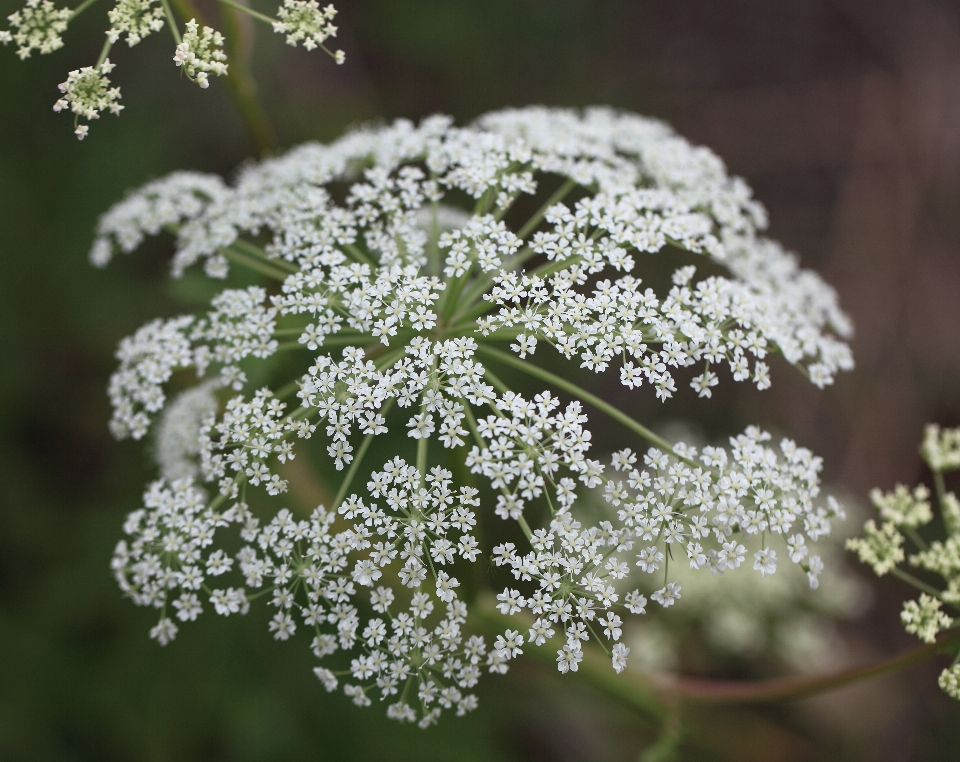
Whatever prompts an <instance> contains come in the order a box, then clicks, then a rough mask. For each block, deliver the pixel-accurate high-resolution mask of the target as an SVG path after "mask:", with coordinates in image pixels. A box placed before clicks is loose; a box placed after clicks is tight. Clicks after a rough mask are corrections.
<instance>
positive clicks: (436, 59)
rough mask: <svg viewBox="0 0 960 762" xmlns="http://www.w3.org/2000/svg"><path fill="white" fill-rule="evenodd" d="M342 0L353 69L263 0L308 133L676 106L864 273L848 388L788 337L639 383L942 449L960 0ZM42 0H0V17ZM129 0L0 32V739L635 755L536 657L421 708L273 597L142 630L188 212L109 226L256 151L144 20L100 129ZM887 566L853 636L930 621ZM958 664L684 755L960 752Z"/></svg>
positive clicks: (584, 696) (65, 753) (812, 258)
mask: <svg viewBox="0 0 960 762" xmlns="http://www.w3.org/2000/svg"><path fill="white" fill-rule="evenodd" d="M253 4H254V6H258V0H254V2H253ZM336 4H337V7H338V8H339V10H340V16H339V17H338V21H339V22H340V30H341V31H340V36H339V38H338V42H339V46H340V47H343V48H344V49H345V50H346V52H347V63H346V64H345V65H344V66H342V67H335V66H334V65H333V64H332V62H331V61H330V60H329V59H328V58H326V57H325V56H322V55H317V54H314V55H309V54H307V53H305V52H304V51H302V50H301V49H297V50H294V49H290V48H287V47H286V46H284V45H283V40H282V38H280V37H279V36H277V35H269V34H264V30H263V29H258V30H257V39H256V41H255V45H254V53H253V61H252V67H253V71H254V73H255V76H256V77H257V79H258V81H259V84H260V91H261V93H262V98H263V101H264V103H265V107H266V110H267V112H268V113H269V115H270V117H271V119H272V121H273V123H274V126H275V129H276V132H277V135H278V139H279V142H280V144H281V146H284V147H287V146H291V145H294V144H296V143H298V142H301V141H304V140H308V139H320V140H329V139H331V138H333V137H335V136H336V135H338V134H339V133H340V132H341V131H342V130H343V129H344V128H346V127H348V126H349V125H351V124H356V123H359V122H364V121H369V120H374V119H392V118H395V117H400V116H403V117H410V118H413V119H417V118H419V117H421V116H424V115H427V114H430V113H433V112H437V111H442V112H446V113H450V114H452V115H453V116H455V117H456V118H457V119H458V120H459V121H460V122H464V121H468V120H470V119H471V118H473V117H475V116H477V115H479V114H481V113H483V112H484V111H487V110H491V109H496V108H501V107H504V106H522V105H527V104H537V103H539V104H546V105H565V106H583V105H589V104H609V105H612V106H615V107H619V108H623V109H629V110H633V111H637V112H640V113H643V114H648V115H653V116H658V117H662V118H664V119H666V120H668V121H669V122H671V123H672V124H673V125H674V126H675V127H676V128H677V130H678V131H679V132H681V133H682V134H683V135H685V136H686V137H688V138H690V139H691V140H693V141H695V142H699V143H704V144H706V145H708V146H710V147H711V148H713V149H714V150H715V151H716V152H717V153H718V154H719V155H720V156H721V157H723V158H724V160H725V161H726V162H727V164H728V166H729V167H730V169H731V171H732V172H734V173H737V174H740V175H743V176H744V177H746V178H747V180H748V181H749V183H750V184H751V185H752V186H753V188H754V189H755V191H756V194H757V196H758V198H759V199H760V200H761V201H762V202H763V203H764V204H766V206H767V208H768V209H769V211H770V215H771V220H772V223H771V232H772V235H773V236H774V237H776V238H779V239H780V240H782V241H784V242H785V243H786V244H787V245H788V246H789V247H790V248H792V249H794V250H796V251H797V252H798V253H799V255H800V257H801V260H802V261H803V263H804V264H805V265H806V266H809V267H814V268H816V269H817V270H819V271H820V272H821V273H822V274H823V275H824V276H825V277H826V278H827V279H828V280H829V281H830V282H831V283H833V284H834V285H835V286H836V288H837V289H838V290H839V292H840V294H841V304H842V305H843V306H844V307H845V308H846V310H847V311H848V312H849V313H850V314H851V315H852V316H853V318H854V321H855V324H856V326H857V331H858V333H857V338H856V340H855V342H854V351H855V354H856V359H857V370H856V371H855V372H854V373H853V374H847V375H846V376H843V377H841V378H840V380H839V382H838V383H837V385H836V386H835V387H833V388H831V389H829V390H827V391H826V392H823V393H819V392H817V391H816V389H814V388H812V387H810V386H809V385H808V384H807V383H806V382H804V381H803V380H802V379H801V378H800V377H799V376H798V375H796V374H794V373H792V372H791V371H790V370H789V369H788V368H786V367H785V366H783V365H782V364H780V365H778V366H777V367H775V369H774V385H773V388H772V389H771V390H770V391H768V392H765V393H757V392H756V391H754V390H752V389H743V390H736V389H733V388H730V387H731V385H727V387H721V390H722V394H721V400H722V404H713V405H710V406H707V407H703V406H698V405H696V404H694V403H692V402H691V400H690V395H680V396H679V397H678V399H676V400H674V401H672V402H671V404H668V405H659V404H655V403H651V402H650V401H649V400H646V399H645V398H644V399H642V400H640V401H633V400H627V399H622V398H621V399H620V400H619V404H621V405H623V406H625V407H628V408H629V409H631V410H632V411H634V412H636V414H637V415H639V416H642V417H643V419H644V420H646V421H650V422H651V423H652V424H654V425H655V426H656V425H659V426H665V425H666V424H667V423H668V422H669V421H672V420H676V419H679V418H685V417H693V418H696V419H698V420H699V421H700V425H701V426H702V428H703V431H702V433H703V434H704V435H707V436H716V435H721V434H729V433H731V432H734V431H737V430H739V429H740V428H742V426H743V425H744V424H745V423H747V422H758V423H761V424H763V425H764V426H767V427H770V428H772V429H774V430H779V431H785V432H789V433H790V434H791V435H792V436H795V437H796V438H797V439H798V440H799V441H800V442H801V443H802V444H804V445H806V446H809V447H811V448H812V449H813V450H814V451H815V452H817V453H819V454H821V455H823V456H824V458H825V462H826V466H825V476H826V479H827V480H828V481H829V482H831V483H832V484H833V485H834V486H835V488H836V489H839V490H841V491H843V492H844V493H845V494H848V495H852V496H854V497H857V498H859V499H860V500H862V499H863V497H864V496H865V494H866V492H867V490H868V489H869V488H870V487H872V486H874V485H878V486H881V487H884V488H890V487H892V486H893V484H894V483H895V482H896V481H898V480H901V481H906V482H909V483H912V482H914V481H916V480H919V479H922V478H923V477H924V474H923V472H922V470H921V467H920V461H919V457H918V455H917V449H916V448H917V444H918V442H919V438H920V435H921V431H922V426H923V424H924V423H925V422H926V421H928V420H935V421H939V422H940V423H942V424H945V425H957V424H958V423H960V7H958V5H957V4H956V3H951V2H946V0H943V1H942V2H938V1H937V0H833V1H832V2H828V1H826V0H777V1H776V2H769V0H728V1H727V2H723V3H718V2H716V1H715V0H672V1H671V2H665V1H656V2H655V1H653V0H340V1H339V2H338V3H336ZM267 5H269V3H268V4H267ZM17 7H19V3H15V2H12V1H11V0H0V15H2V16H6V15H7V14H8V13H10V12H12V11H14V10H16V8H17ZM264 9H265V10H266V6H264ZM106 10H107V8H106V6H105V4H104V3H100V4H98V5H95V6H94V8H93V9H91V10H90V11H87V12H86V13H85V14H84V16H82V17H80V19H79V20H78V22H77V23H76V24H75V26H74V27H71V29H70V31H69V33H68V35H67V37H66V43H67V45H66V47H65V48H64V49H63V50H61V51H58V52H57V53H55V54H53V55H50V56H43V57H36V56H35V57H33V58H31V59H30V60H28V61H26V62H23V63H21V62H19V61H18V60H17V59H16V57H15V55H14V51H13V50H12V49H10V48H8V49H5V50H0V760H157V761H159V760H178V761H182V762H187V761H190V760H291V761H292V760H307V759H309V760H401V759H402V760H408V759H409V760H424V761H425V760H432V759H437V760H453V759H456V760H635V759H638V758H639V756H640V754H641V752H642V750H643V749H644V748H645V747H646V746H647V745H649V744H650V743H651V741H652V740H653V738H654V737H655V734H656V728H654V727H651V726H650V725H649V724H648V723H647V722H646V721H645V720H644V719H643V718H642V717H639V716H638V715H636V714H634V713H633V712H632V711H631V710H629V709H627V708H625V707H623V706H621V705H619V704H617V703H615V702H614V701H612V700H610V699H607V698H604V697H602V696H600V695H598V694H594V693H593V692H591V690H590V689H589V688H587V687H586V686H584V685H583V684H582V683H579V682H576V681H575V680H571V679H565V680H563V681H561V680H560V679H559V676H558V675H557V674H556V672H555V671H553V670H550V669H543V668H541V667H540V666H538V665H537V664H533V663H530V664H526V665H521V666H520V667H518V668H515V669H514V670H513V671H512V672H511V673H510V675H509V676H508V677H507V678H504V679H499V680H496V679H489V680H486V681H484V682H482V683H481V686H482V687H481V709H480V710H479V711H478V712H477V713H475V714H474V715H472V716H470V717H468V718H466V719H463V720H456V719H453V718H447V719H445V720H444V721H442V722H441V724H440V726H439V727H438V728H434V729H432V730H430V731H427V732H422V731H419V730H417V729H416V728H408V727H398V726H397V725H395V724H394V723H388V722H387V721H386V720H383V719H381V717H380V714H379V712H376V711H370V710H358V709H355V708H354V707H352V706H351V705H349V704H348V703H347V701H346V700H344V698H343V697H342V696H339V695H337V696H333V697H330V696H327V694H325V693H323V692H322V691H321V690H320V689H319V686H318V683H317V681H316V679H315V678H314V677H313V675H312V674H311V672H310V670H309V668H308V667H309V666H310V659H309V656H308V653H307V649H306V648H305V647H303V648H298V647H289V646H287V647H284V645H283V644H277V643H275V642H274V641H273V640H272V639H271V638H270V637H269V636H268V634H267V633H266V628H265V626H264V622H263V621H260V620H261V619H263V617H262V613H263V612H262V611H261V612H260V614H251V617H250V619H251V620H252V621H238V620H236V619H231V620H229V621H225V620H223V619H220V618H214V617H206V619H207V621H206V622H202V623H201V624H198V625H197V626H194V627H192V628H185V629H184V630H183V631H182V633H181V635H180V637H178V639H177V641H176V642H175V643H174V644H173V645H171V646H169V647H167V648H166V649H160V648H159V647H157V646H156V644H155V643H153V642H151V641H149V640H148V639H147V636H146V632H147V629H148V627H149V626H150V624H151V623H152V621H153V616H154V615H153V613H152V612H150V611H145V610H141V609H136V608H134V607H133V606H131V605H130V604H129V602H126V601H123V600H122V599H121V598H120V595H119V593H118V591H117V589H116V587H115V586H114V583H113V581H112V579H111V577H110V575H109V568H108V564H109V557H110V553H111V550H112V548H113V545H114V543H115V542H116V539H117V538H118V536H119V532H120V529H119V527H120V523H121V521H122V517H123V516H124V515H125V513H126V512H128V511H129V510H131V509H133V508H134V507H136V506H137V502H138V499H139V495H140V491H141V488H142V485H143V483H144V482H145V481H146V480H147V479H148V478H151V477H152V474H153V471H152V468H151V465H150V463H149V461H148V455H147V454H145V452H144V450H143V448H142V447H139V446H137V445H135V444H133V443H129V442H126V443H116V442H114V441H112V440H111V438H110V437H109V435H108V433H107V428H106V422H107V419H108V416H109V411H108V406H107V401H106V395H105V385H106V381H107V378H108V376H109V374H110V372H111V370H112V367H113V362H114V361H113V358H112V354H113V350H114V348H115V346H116V343H117V342H118V340H119V339H120V338H121V337H123V336H125V335H127V334H129V333H131V332H133V331H134V330H135V329H136V328H137V327H139V326H140V325H141V324H142V323H144V322H146V321H147V320H148V319H151V318H153V317H154V316H157V315H170V314H173V313H176V312H179V311H183V310H184V309H190V308H191V304H190V301H189V294H186V293H184V292H183V290H182V289H180V290H178V288H177V286H176V285H171V284H170V283H169V281H168V280H167V279H166V257H167V256H168V255H169V250H168V249H166V248H165V244H163V243H162V242H161V243H158V244H151V245H149V246H148V247H147V248H146V249H145V250H144V251H143V252H141V253H139V254H137V255H136V256H135V257H130V258H122V259H121V260H120V261H117V262H115V263H114V264H113V265H111V267H110V268H108V269H107V270H105V271H98V270H94V269H92V268H91V267H89V266H88V264H87V260H86V253H87V248H88V246H89V243H90V241H91V231H92V228H93V226H94V224H95V222H96V218H97V215H98V214H99V213H101V212H102V211H104V210H105V209H106V208H107V207H108V206H109V205H110V204H111V203H112V202H114V201H115V200H117V199H119V198H120V197H121V196H122V194H123V193H124V191H125V190H127V189H130V188H132V187H135V186H138V185H140V184H142V183H144V182H145V181H147V180H150V179H152V178H155V177H158V176H160V175H162V174H164V173H166V172H168V171H171V170H174V169H178V168H190V169H198V170H205V171H216V172H221V173H226V174H229V173H230V172H231V171H232V169H233V168H235V167H236V166H237V165H239V164H240V163H241V162H243V161H244V159H245V158H247V157H249V156H251V155H252V154H253V152H254V148H253V145H252V143H251V142H250V140H249V138H248V136H247V134H246V132H245V128H244V126H243V124H242V122H241V121H240V120H239V118H238V116H237V112H236V110H235V109H234V107H233V105H232V103H231V102H230V101H229V100H228V98H227V97H226V95H225V93H224V90H223V88H222V87H221V84H220V83H216V84H214V85H213V86H212V87H211V88H210V89H209V91H201V90H199V89H198V88H196V87H195V86H194V85H193V84H191V83H189V82H187V81H186V80H183V79H181V78H180V77H179V75H178V72H177V70H176V69H175V67H174V66H173V65H172V62H171V61H170V60H169V58H170V55H171V50H170V49H169V48H171V43H170V41H169V38H168V36H167V35H166V34H165V33H161V34H157V35H153V36H151V37H149V38H148V39H147V40H145V41H144V42H143V43H142V44H140V45H139V46H137V47H136V48H134V49H132V50H128V49H126V47H125V46H121V45H118V46H116V48H115V49H114V55H112V56H111V58H113V59H114V61H115V62H116V63H117V64H118V68H117V70H116V72H115V77H114V78H115V81H116V82H117V84H119V85H120V86H121V87H122V89H123V103H124V104H125V106H126V110H125V111H124V112H123V115H122V117H121V118H119V119H116V118H114V117H112V116H106V117H105V118H103V119H102V120H100V121H99V122H97V123H95V124H94V125H93V126H92V129H91V134H90V137H89V138H88V139H87V140H85V141H84V142H83V143H78V142H77V141H76V140H75V139H74V138H73V136H72V134H71V128H70V119H69V118H68V117H65V116H63V115H60V116H57V115H54V114H53V113H52V111H51V110H50V108H51V106H52V104H53V101H54V100H55V99H56V96H57V93H56V84H57V83H58V82H60V81H62V80H63V79H64V78H65V73H66V71H67V70H69V69H73V68H77V67H78V66H82V65H87V64H89V63H90V62H92V61H93V60H94V59H95V58H96V54H97V52H98V50H99V48H100V44H101V39H102V38H101V37H100V34H102V30H103V28H104V26H105V14H106ZM210 12H211V13H213V12H214V11H213V9H212V8H211V9H210ZM4 26H5V24H4ZM608 391H609V393H610V394H612V395H613V394H615V395H621V396H622V392H623V390H622V389H620V388H619V387H617V386H611V387H610V389H609V390H608ZM718 410H720V411H721V412H719V413H718V412H717V411H718ZM864 579H865V580H866V579H868V578H867V577H866V576H864ZM869 583H870V585H871V586H872V587H873V589H874V590H875V591H876V593H875V596H874V603H873V605H872V607H870V608H869V610H868V611H866V613H864V614H863V615H862V616H860V617H859V618H858V619H857V620H856V621H854V622H848V623H846V624H844V625H843V626H842V627H841V630H840V632H841V634H842V637H843V639H844V649H845V653H846V654H847V655H846V656H845V658H846V659H847V661H849V662H851V663H852V662H857V661H865V660H868V659H872V658H878V657H881V656H883V655H887V654H891V653H894V652H896V651H898V650H902V649H905V648H907V647H911V646H912V645H913V644H912V643H911V641H910V639H909V638H908V636H906V635H905V634H903V633H902V631H901V630H900V627H899V624H898V622H897V611H898V608H899V602H900V601H901V600H903V597H905V595H907V594H909V593H908V591H906V590H905V589H903V588H902V587H900V586H898V585H897V584H896V583H895V582H894V581H890V580H883V581H882V584H880V583H877V582H876V581H874V580H872V579H871V580H869ZM678 608H679V607H678ZM941 667H942V664H940V662H937V663H936V664H928V665H924V666H921V667H918V668H915V669H913V670H911V671H909V672H907V673H905V674H902V675H899V676H896V677H892V678H887V679H885V680H884V681H880V682H877V683H872V684H868V685H866V686H862V687H859V688H852V689H848V690H845V691H841V692H839V693H836V694H833V695H830V696H825V697H822V698H819V699H815V700H807V701H803V702H799V703H796V704H792V705H786V706H774V707H768V708H763V709H736V710H735V709H729V710H722V711H721V710H717V711H711V712H700V713H699V714H697V715H696V716H694V717H692V718H691V720H690V727H691V731H690V732H691V734H692V735H693V736H694V737H695V738H694V741H695V743H691V744H689V745H688V746H685V747H684V751H683V753H682V755H681V758H682V759H718V760H719V759H728V760H739V761H744V760H746V761H750V760H806V759H809V760H827V759H837V760H841V759H842V760H859V759H863V760H898V761H899V760H955V759H958V758H960V705H958V704H957V703H956V702H951V701H950V699H948V698H946V697H945V696H944V695H942V694H940V692H939V691H938V690H937V688H936V685H935V676H936V674H937V672H938V671H939V668H941ZM732 676H737V675H736V674H734V675H732ZM740 676H744V677H751V676H756V675H750V674H746V673H742V672H741V673H740Z"/></svg>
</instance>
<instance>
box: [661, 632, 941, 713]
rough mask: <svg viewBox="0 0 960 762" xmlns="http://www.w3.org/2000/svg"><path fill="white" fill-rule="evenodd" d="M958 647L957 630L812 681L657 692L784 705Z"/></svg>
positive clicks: (679, 684) (667, 683) (705, 684)
mask: <svg viewBox="0 0 960 762" xmlns="http://www.w3.org/2000/svg"><path fill="white" fill-rule="evenodd" d="M958 644H960V629H957V630H950V631H949V633H948V634H947V635H946V637H943V638H941V639H940V640H939V641H937V642H936V643H931V644H930V645H925V646H920V647H918V648H914V649H912V650H910V651H906V652H904V653H902V654H898V655H896V656H892V657H890V658H888V659H882V660H881V661H878V662H874V663H872V664H865V665H863V666H860V667H854V668H852V669H847V670H843V671H841V672H834V673H833V674H829V675H817V676H813V677H788V678H782V679H777V680H760V681H757V682H746V681H745V682H739V681H728V680H707V679H701V678H694V677H676V678H669V677H667V678H664V679H663V680H662V681H661V683H660V688H661V690H662V691H663V692H664V693H665V694H667V695H669V696H675V697H676V698H678V699H682V700H683V701H688V702H695V703H704V704H729V703H761V702H767V701H787V700H794V699H800V698H804V697H805V696H812V695H815V694H818V693H827V692H828V691H833V690H837V689H838V688H843V687H845V686H847V685H853V684H854V683H859V682H863V681H865V680H873V679H875V678H878V677H882V676H883V675H888V674H891V673H893V672H899V671H900V670H902V669H906V668H907V667H911V666H913V665H914V664H919V663H920V662H922V661H926V660H927V659H929V658H930V657H932V656H936V655H937V654H938V653H940V652H942V651H945V650H947V649H948V648H951V647H956V646H957V645H958Z"/></svg>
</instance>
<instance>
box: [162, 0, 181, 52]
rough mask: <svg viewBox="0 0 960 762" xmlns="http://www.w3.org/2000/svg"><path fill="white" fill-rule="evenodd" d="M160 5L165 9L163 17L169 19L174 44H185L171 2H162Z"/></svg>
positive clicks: (166, 0) (163, 0)
mask: <svg viewBox="0 0 960 762" xmlns="http://www.w3.org/2000/svg"><path fill="white" fill-rule="evenodd" d="M160 5H161V6H162V7H163V15H164V16H166V17H167V25H168V26H169V27H170V34H172V35H173V40H174V42H176V43H177V45H179V44H180V43H181V42H183V38H182V37H181V36H180V30H179V29H178V28H177V20H176V19H175V18H174V16H173V11H172V10H171V8H170V0H160ZM181 12H182V11H181Z"/></svg>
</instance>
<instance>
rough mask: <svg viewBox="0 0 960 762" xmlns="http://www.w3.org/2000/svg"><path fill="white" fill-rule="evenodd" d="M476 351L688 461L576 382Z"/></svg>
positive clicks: (483, 348)
mask: <svg viewBox="0 0 960 762" xmlns="http://www.w3.org/2000/svg"><path fill="white" fill-rule="evenodd" d="M477 351H478V352H480V353H481V354H485V355H487V356H488V357H492V358H494V359H496V360H498V361H499V362H502V363H503V364H504V365H509V366H511V367H513V368H516V369H517V370H521V371H523V372H524V373H526V374H528V375H531V376H534V377H536V378H539V379H541V380H542V381H546V382H547V383H549V384H553V385H554V386H556V387H557V388H558V389H563V390H564V391H566V392H569V393H570V394H572V395H574V396H575V397H577V398H579V399H580V400H582V401H583V402H586V403H587V404H588V405H592V406H593V407H595V408H597V410H599V411H601V412H603V413H606V414H607V415H609V416H610V417H611V418H613V419H614V420H615V421H618V422H620V423H622V424H623V425H624V426H626V427H627V428H628V429H630V430H631V431H633V432H635V433H637V434H639V435H640V436H641V437H643V438H644V439H646V440H647V441H648V442H650V443H651V444H653V445H655V446H656V447H658V448H660V449H661V450H663V451H665V452H668V453H670V454H671V455H673V456H674V457H676V458H678V459H680V460H683V461H684V462H689V460H688V459H687V458H680V456H678V455H677V454H676V453H675V452H674V451H673V447H672V446H671V445H670V443H669V442H667V440H665V439H663V438H662V437H659V436H657V435H656V434H654V433H653V432H652V431H650V429H648V428H647V427H646V426H644V425H643V424H642V423H639V422H637V421H635V420H633V418H631V417H630V416H629V415H627V414H626V413H624V412H623V411H621V410H618V409H617V408H615V407H614V406H613V405H611V404H610V403H609V402H604V401H603V400H602V399H600V398H599V397H597V396H596V395H595V394H591V393H590V392H588V391H587V390H586V389H582V388H580V387H579V386H577V385H576V384H573V383H571V382H570V381H567V379H565V378H562V377H560V376H557V375H555V374H553V373H551V372H550V371H548V370H544V369H543V368H541V367H539V366H537V365H533V364H532V363H528V362H527V361H526V360H521V359H520V358H519V357H515V356H514V355H512V354H510V353H509V352H504V351H502V350H500V349H494V348H493V347H490V346H487V345H486V344H480V345H478V347H477ZM494 385H496V384H494ZM698 465H699V464H698Z"/></svg>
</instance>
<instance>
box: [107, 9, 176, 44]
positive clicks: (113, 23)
mask: <svg viewBox="0 0 960 762" xmlns="http://www.w3.org/2000/svg"><path fill="white" fill-rule="evenodd" d="M107 17H108V18H109V19H110V29H108V30H107V39H108V40H110V42H111V43H114V42H116V41H117V40H119V39H120V36H121V35H122V34H126V35H127V45H129V46H130V47H131V48H132V47H133V46H134V45H136V44H137V43H138V42H140V40H142V39H143V38H144V37H146V36H147V35H148V34H150V33H151V32H159V31H160V30H161V29H163V23H164V14H163V7H162V6H161V4H160V2H159V0H119V1H118V2H117V4H116V5H115V6H114V7H113V8H111V9H110V10H109V11H108V12H107Z"/></svg>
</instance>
